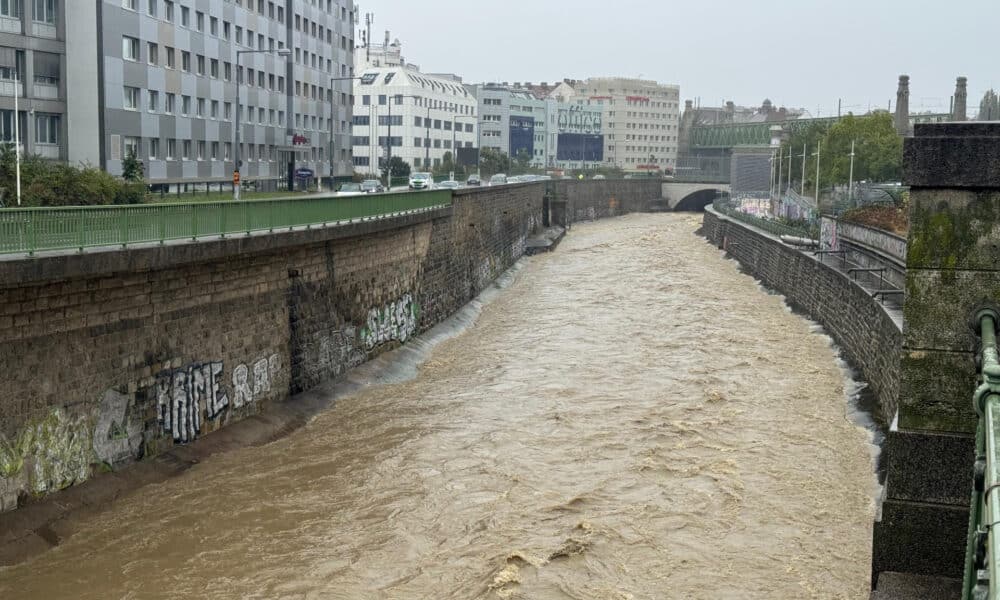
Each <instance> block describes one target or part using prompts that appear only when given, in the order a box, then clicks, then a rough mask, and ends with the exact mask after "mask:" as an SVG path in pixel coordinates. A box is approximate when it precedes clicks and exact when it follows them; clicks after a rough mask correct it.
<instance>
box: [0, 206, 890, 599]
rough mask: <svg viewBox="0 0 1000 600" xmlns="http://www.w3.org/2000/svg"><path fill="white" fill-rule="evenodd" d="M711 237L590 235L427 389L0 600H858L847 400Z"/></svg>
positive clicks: (780, 307)
mask: <svg viewBox="0 0 1000 600" xmlns="http://www.w3.org/2000/svg"><path fill="white" fill-rule="evenodd" d="M699 222H700V218H697V217H695V216H693V215H678V214H665V215H648V214H637V215H630V216H626V217H622V218H617V219H611V220H607V221H600V222H595V223H586V224H582V225H576V226H574V228H573V231H572V232H571V233H570V235H569V236H568V237H567V238H566V239H565V240H564V241H563V242H562V244H561V246H560V247H559V249H558V250H557V251H556V252H554V253H551V254H546V255H542V256H538V257H534V258H530V259H527V260H526V261H524V264H523V266H522V267H521V268H520V269H518V270H516V272H515V273H514V274H513V276H512V277H511V278H510V281H509V285H508V286H507V287H506V288H505V289H503V290H502V291H500V292H498V293H495V294H494V296H495V297H494V298H493V300H492V301H491V302H489V303H487V304H486V305H485V306H484V307H483V308H482V313H481V314H480V316H479V318H478V319H477V320H476V321H475V322H474V323H473V324H471V325H469V326H468V327H467V328H464V330H463V331H461V332H460V333H458V334H457V335H455V336H454V337H451V339H448V340H447V341H444V342H442V343H441V344H439V345H437V346H436V347H435V348H434V349H433V350H432V351H430V352H429V353H428V355H427V357H426V359H427V360H426V362H425V363H424V364H423V365H422V366H421V368H420V369H419V371H418V373H417V375H416V377H414V378H412V379H410V380H407V381H400V382H397V383H392V384H387V385H376V386H369V387H366V388H363V389H361V390H359V391H357V392H355V393H352V394H350V395H347V396H345V397H342V398H339V399H338V400H337V402H336V404H335V406H334V407H333V408H331V409H330V410H328V411H326V412H324V413H322V414H320V415H319V416H317V417H315V418H314V419H313V420H312V421H311V422H310V423H309V424H308V425H307V426H305V427H304V428H302V429H300V430H298V431H296V432H294V433H293V434H291V435H289V436H288V437H286V438H283V439H281V440H279V441H276V442H273V443H271V444H269V445H266V446H262V447H255V448H247V449H244V450H237V451H233V452H230V453H227V454H224V455H221V456H216V457H213V458H212V459H210V460H208V461H205V462H203V463H201V464H199V465H197V466H195V467H194V468H192V469H191V470H189V471H188V472H187V473H185V474H184V475H182V476H180V477H177V478H174V479H171V480H169V481H167V482H165V483H162V484H157V485H153V486H147V487H145V488H142V489H141V490H140V491H139V492H137V493H135V494H132V495H130V496H128V497H126V498H124V499H122V500H120V501H118V502H117V503H116V504H115V505H114V506H113V507H112V508H111V509H110V510H108V511H106V512H104V513H103V514H101V515H98V516H96V517H93V518H91V519H89V520H88V521H87V522H86V523H84V524H83V525H82V526H81V527H80V530H79V532H78V533H76V535H74V536H73V537H71V538H69V539H68V540H67V541H66V542H65V543H64V544H62V545H60V546H59V547H56V548H54V549H53V550H51V551H48V552H46V553H45V554H42V555H40V556H38V557H36V558H35V559H33V560H31V561H29V562H27V563H24V564H21V565H18V566H16V567H13V568H9V569H0V598H5V599H7V598H40V599H41V598H44V599H49V598H94V599H102V600H104V599H109V598H128V599H140V598H165V599H166V598H171V599H173V598H212V599H216V598H218V599H228V598H233V599H235V598H240V599H268V600H270V599H369V598H370V599H389V598H392V599H396V598H399V599H409V598H418V599H435V600H438V599H472V598H499V599H503V598H523V599H533V600H534V599H538V600H547V599H556V598H559V599H563V598H576V599H595V600H597V599H600V600H609V599H610V600H638V599H663V598H678V599H687V598H706V599H707V598H712V599H718V598H740V599H746V598H768V599H772V598H778V599H783V598H788V599H792V598H796V599H798V598H820V599H824V600H825V599H832V598H856V599H862V598H867V590H868V578H869V564H870V563H869V561H870V557H869V553H870V545H871V523H872V518H873V514H874V509H873V506H874V502H873V496H874V491H875V488H876V486H877V482H876V477H875V474H874V471H873V467H872V448H871V434H870V433H869V432H868V431H866V430H865V429H864V428H862V427H859V426H858V425H856V424H855V423H854V422H852V420H851V419H850V418H849V415H848V413H849V406H848V401H847V398H846V396H847V395H848V394H846V393H845V389H848V387H849V386H850V384H851V382H850V380H849V379H847V378H846V376H845V370H844V369H843V366H842V363H840V362H838V359H837V356H836V350H835V348H833V347H832V345H831V343H830V340H829V338H827V337H826V336H825V335H823V334H822V333H821V332H818V331H817V328H816V327H815V326H814V325H813V324H812V323H810V322H809V321H807V320H806V319H803V318H801V317H799V316H796V315H794V314H793V313H791V312H790V311H789V310H788V308H787V307H786V306H785V305H784V303H783V300H782V298H780V297H778V296H774V295H769V294H767V293H766V292H765V291H764V290H762V289H761V288H760V286H759V285H758V284H757V283H756V282H755V281H754V280H753V279H752V278H750V277H748V276H746V275H743V274H741V273H740V272H739V270H738V265H737V264H736V263H734V262H732V261H728V260H726V259H725V258H724V257H723V255H722V253H721V252H720V251H719V250H717V249H716V248H714V247H712V246H711V245H709V244H708V243H706V242H705V241H704V240H703V239H702V238H700V237H698V236H696V235H695V234H694V231H695V229H696V228H697V227H698V225H699Z"/></svg>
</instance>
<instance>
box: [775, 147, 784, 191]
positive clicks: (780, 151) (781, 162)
mask: <svg viewBox="0 0 1000 600" xmlns="http://www.w3.org/2000/svg"><path fill="white" fill-rule="evenodd" d="M783 150H784V148H783V147H781V146H778V190H777V191H778V196H781V166H782V165H784V164H785V159H784V154H783Z"/></svg>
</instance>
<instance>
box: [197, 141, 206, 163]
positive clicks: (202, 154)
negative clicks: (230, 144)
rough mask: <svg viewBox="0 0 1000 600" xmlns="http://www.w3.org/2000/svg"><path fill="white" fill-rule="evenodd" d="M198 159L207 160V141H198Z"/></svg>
mask: <svg viewBox="0 0 1000 600" xmlns="http://www.w3.org/2000/svg"><path fill="white" fill-rule="evenodd" d="M198 160H205V142H204V141H203V140H202V141H199V142H198Z"/></svg>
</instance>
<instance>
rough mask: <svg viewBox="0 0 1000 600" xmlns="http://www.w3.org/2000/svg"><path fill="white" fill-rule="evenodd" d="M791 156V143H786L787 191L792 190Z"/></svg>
mask: <svg viewBox="0 0 1000 600" xmlns="http://www.w3.org/2000/svg"><path fill="white" fill-rule="evenodd" d="M792 156H793V154H792V143H791V142H788V189H789V190H793V189H794V188H792Z"/></svg>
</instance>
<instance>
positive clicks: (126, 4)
mask: <svg viewBox="0 0 1000 600" xmlns="http://www.w3.org/2000/svg"><path fill="white" fill-rule="evenodd" d="M122 8H127V9H129V10H139V0H122Z"/></svg>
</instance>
